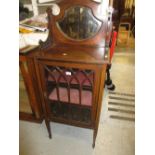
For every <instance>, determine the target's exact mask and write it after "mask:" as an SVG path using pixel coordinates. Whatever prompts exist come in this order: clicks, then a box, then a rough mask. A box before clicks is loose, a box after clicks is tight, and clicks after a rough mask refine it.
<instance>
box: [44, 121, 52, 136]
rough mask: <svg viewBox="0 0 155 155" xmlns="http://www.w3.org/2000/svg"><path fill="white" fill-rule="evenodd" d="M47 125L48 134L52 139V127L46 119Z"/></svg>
mask: <svg viewBox="0 0 155 155" xmlns="http://www.w3.org/2000/svg"><path fill="white" fill-rule="evenodd" d="M45 124H46V127H47V131H48V134H49V138H50V139H51V138H52V134H51V127H50V121H49V120H47V119H45Z"/></svg>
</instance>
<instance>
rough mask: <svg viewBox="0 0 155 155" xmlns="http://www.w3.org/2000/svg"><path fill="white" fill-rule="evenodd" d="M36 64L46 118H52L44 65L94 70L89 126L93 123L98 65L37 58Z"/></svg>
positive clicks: (98, 75)
mask: <svg viewBox="0 0 155 155" xmlns="http://www.w3.org/2000/svg"><path fill="white" fill-rule="evenodd" d="M37 65H38V70H39V72H38V74H39V75H38V77H39V78H40V82H41V89H42V92H43V93H42V94H44V95H43V98H44V104H45V106H44V108H45V109H44V110H45V111H46V112H47V115H48V119H50V120H52V119H51V118H50V117H49V116H50V111H49V104H48V103H47V90H46V79H45V77H44V75H45V72H44V66H46V65H47V66H61V67H66V68H67V67H68V68H80V69H91V70H93V71H94V72H95V74H94V84H93V85H94V87H93V99H92V100H93V101H92V112H91V122H92V124H91V127H92V128H93V126H94V125H95V116H96V113H97V104H98V102H97V100H98V87H99V80H100V73H99V70H100V68H99V67H98V65H97V64H86V63H77V62H76V63H75V62H74V63H73V62H62V61H48V60H38V61H37Z"/></svg>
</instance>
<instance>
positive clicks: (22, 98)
mask: <svg viewBox="0 0 155 155" xmlns="http://www.w3.org/2000/svg"><path fill="white" fill-rule="evenodd" d="M19 111H20V112H26V113H32V110H31V107H30V103H29V98H28V94H27V91H26V88H25V83H24V79H23V77H22V74H21V71H19Z"/></svg>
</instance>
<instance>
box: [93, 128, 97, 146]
mask: <svg viewBox="0 0 155 155" xmlns="http://www.w3.org/2000/svg"><path fill="white" fill-rule="evenodd" d="M96 135H97V131H96V130H95V129H94V133H93V144H92V147H93V149H94V147H95V142H96Z"/></svg>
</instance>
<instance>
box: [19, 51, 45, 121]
mask: <svg viewBox="0 0 155 155" xmlns="http://www.w3.org/2000/svg"><path fill="white" fill-rule="evenodd" d="M27 55H28V54H24V55H23V54H20V56H19V65H20V70H21V74H22V77H23V82H24V85H25V88H26V90H25V91H26V93H27V95H28V99H29V103H27V104H29V106H30V108H31V111H32V112H31V113H30V112H29V113H28V112H23V111H20V112H19V119H20V120H26V121H32V122H36V123H41V122H42V121H43V113H42V107H41V102H40V99H39V95H38V86H37V80H36V74H35V69H34V62H33V59H28V57H27ZM19 93H20V92H19ZM19 104H20V103H19Z"/></svg>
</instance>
